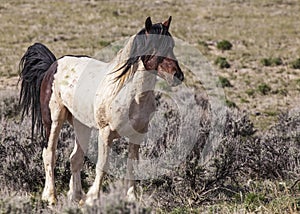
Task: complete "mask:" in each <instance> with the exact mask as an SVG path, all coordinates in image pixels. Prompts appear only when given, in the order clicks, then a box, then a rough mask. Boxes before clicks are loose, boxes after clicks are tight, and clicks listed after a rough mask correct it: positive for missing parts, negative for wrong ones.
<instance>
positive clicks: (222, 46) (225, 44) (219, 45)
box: [217, 40, 232, 51]
mask: <svg viewBox="0 0 300 214" xmlns="http://www.w3.org/2000/svg"><path fill="white" fill-rule="evenodd" d="M217 48H218V49H219V50H222V51H226V50H230V49H231V48H232V44H231V43H230V42H229V41H227V40H222V41H220V42H218V43H217Z"/></svg>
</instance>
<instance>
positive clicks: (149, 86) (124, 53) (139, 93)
mask: <svg viewBox="0 0 300 214" xmlns="http://www.w3.org/2000/svg"><path fill="white" fill-rule="evenodd" d="M134 38H135V36H132V37H131V38H130V39H129V40H128V42H127V44H126V45H125V46H124V48H123V49H122V50H121V51H119V53H118V54H117V56H116V57H115V58H114V59H113V60H112V61H111V62H110V66H111V69H112V70H114V71H116V70H118V69H119V68H120V67H121V66H122V65H124V63H125V62H126V61H127V60H128V59H129V57H130V50H131V47H132V43H133V40H134ZM121 72H122V69H121V70H120V71H118V72H112V73H111V74H110V75H109V76H110V77H109V79H110V80H109V82H111V83H112V82H113V84H111V87H112V91H113V94H115V95H117V94H118V93H119V92H120V91H122V90H123V89H122V88H124V87H125V88H126V93H127V95H126V96H128V95H129V94H130V96H131V97H134V98H135V99H136V100H137V101H138V100H139V99H140V98H141V97H145V95H146V94H150V93H153V89H154V87H155V83H156V75H155V74H153V73H152V72H149V71H146V69H145V67H144V64H143V62H142V61H141V60H139V61H138V62H137V63H136V64H135V65H133V66H132V67H131V68H130V70H129V71H128V72H127V73H128V74H125V77H124V78H120V79H119V80H117V81H115V80H116V78H117V77H118V76H119V74H120V73H121ZM128 93H129V94H128Z"/></svg>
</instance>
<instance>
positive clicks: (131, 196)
mask: <svg viewBox="0 0 300 214" xmlns="http://www.w3.org/2000/svg"><path fill="white" fill-rule="evenodd" d="M126 199H127V201H128V202H136V201H137V200H138V199H137V196H136V191H135V189H134V187H130V188H129V189H128V191H127V194H126Z"/></svg>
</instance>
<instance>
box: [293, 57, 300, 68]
mask: <svg viewBox="0 0 300 214" xmlns="http://www.w3.org/2000/svg"><path fill="white" fill-rule="evenodd" d="M291 66H292V68H293V69H300V58H298V59H296V60H295V61H293V62H292V64H291Z"/></svg>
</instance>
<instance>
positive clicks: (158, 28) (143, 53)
mask: <svg viewBox="0 0 300 214" xmlns="http://www.w3.org/2000/svg"><path fill="white" fill-rule="evenodd" d="M149 35H150V39H146V29H145V28H143V29H142V30H141V31H140V32H138V33H137V34H136V37H135V38H134V40H133V44H132V47H131V50H130V58H129V59H128V60H127V61H126V62H125V63H124V65H123V66H121V67H120V68H118V69H117V70H116V71H115V72H117V71H120V70H122V69H123V70H122V72H121V74H119V75H118V76H117V77H116V80H119V79H120V78H121V77H123V76H124V75H125V74H126V73H127V72H128V71H129V69H130V68H131V66H133V65H134V64H135V63H136V62H138V60H139V59H140V58H141V59H142V60H144V59H145V58H147V57H151V56H153V55H156V54H159V56H165V51H167V49H168V46H172V45H173V46H174V41H173V38H172V36H171V34H170V33H169V32H168V29H167V28H166V27H165V26H164V25H163V24H162V23H157V24H154V25H152V27H151V30H150V32H149V33H148V37H149ZM157 35H160V36H161V37H160V39H159V40H160V41H154V40H157V38H158V37H159V36H157ZM151 42H152V43H154V44H155V47H153V46H151ZM170 42H171V44H170ZM154 49H155V50H154Z"/></svg>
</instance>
